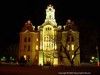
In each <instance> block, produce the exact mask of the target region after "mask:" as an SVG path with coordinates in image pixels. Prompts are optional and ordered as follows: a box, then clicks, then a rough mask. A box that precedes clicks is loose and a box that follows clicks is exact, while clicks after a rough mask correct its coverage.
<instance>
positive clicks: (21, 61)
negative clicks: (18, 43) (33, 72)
mask: <svg viewBox="0 0 100 75" xmlns="http://www.w3.org/2000/svg"><path fill="white" fill-rule="evenodd" d="M18 63H19V65H25V64H26V63H27V61H26V60H25V58H24V57H23V56H21V57H20V59H19V62H18Z"/></svg>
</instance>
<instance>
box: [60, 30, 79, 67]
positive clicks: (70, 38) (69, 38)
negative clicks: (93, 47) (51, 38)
mask: <svg viewBox="0 0 100 75" xmlns="http://www.w3.org/2000/svg"><path fill="white" fill-rule="evenodd" d="M74 41H75V40H74V38H73V35H72V33H71V31H70V30H69V31H68V33H67V36H66V39H65V41H64V42H65V43H64V44H63V42H61V52H63V53H64V54H65V55H66V56H62V58H67V59H68V60H69V62H70V64H71V66H72V67H73V66H74V59H75V57H76V56H77V55H78V54H80V52H78V50H79V48H80V46H78V47H77V48H76V49H74V50H73V51H72V50H71V48H69V50H68V48H67V46H68V45H71V44H72V43H73V42H74ZM70 52H72V54H73V58H72V57H71V56H70V54H71V53H70Z"/></svg>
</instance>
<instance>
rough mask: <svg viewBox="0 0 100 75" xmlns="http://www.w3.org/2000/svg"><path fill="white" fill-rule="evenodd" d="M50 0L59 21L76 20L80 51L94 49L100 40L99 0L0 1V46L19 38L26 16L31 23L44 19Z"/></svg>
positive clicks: (1, 47)
mask: <svg viewBox="0 0 100 75" xmlns="http://www.w3.org/2000/svg"><path fill="white" fill-rule="evenodd" d="M49 4H52V5H53V6H54V8H55V17H56V22H57V24H58V25H65V24H66V21H67V19H71V20H73V21H74V22H75V25H76V26H77V28H78V30H79V32H80V45H81V51H83V52H85V53H89V51H91V52H92V53H94V52H95V45H96V39H97V40H98V43H99V41H100V40H99V39H100V37H99V35H100V32H99V29H100V28H99V25H100V12H99V11H100V10H99V2H96V1H95V2H93V1H91V2H89V1H88V2H87V1H80V2H79V1H76V0H75V1H74V0H27V1H26V0H3V1H2V2H0V26H1V27H0V50H6V48H7V47H8V46H9V45H10V44H16V43H18V42H19V32H20V31H21V29H22V27H23V26H24V24H25V22H26V21H27V20H31V21H32V23H33V25H34V26H38V25H41V24H43V23H44V21H45V9H46V8H47V6H48V5H49Z"/></svg>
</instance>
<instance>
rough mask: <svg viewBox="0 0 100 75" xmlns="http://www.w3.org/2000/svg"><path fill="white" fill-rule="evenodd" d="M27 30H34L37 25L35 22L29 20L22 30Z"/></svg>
mask: <svg viewBox="0 0 100 75" xmlns="http://www.w3.org/2000/svg"><path fill="white" fill-rule="evenodd" d="M26 30H28V31H30V32H33V31H34V30H35V26H33V24H32V23H31V21H30V20H28V21H27V22H26V23H25V25H24V27H23V28H22V30H21V32H25V31H26Z"/></svg>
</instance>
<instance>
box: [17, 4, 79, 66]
mask: <svg viewBox="0 0 100 75" xmlns="http://www.w3.org/2000/svg"><path fill="white" fill-rule="evenodd" d="M19 35H20V42H19V58H20V57H21V56H24V58H25V60H27V63H28V64H35V65H45V64H50V65H59V64H61V63H63V64H65V65H66V64H67V65H70V63H69V61H68V60H67V58H66V59H65V58H62V60H60V57H59V56H60V55H61V52H60V50H61V42H62V43H63V44H65V40H66V37H67V38H68V39H69V42H68V43H67V44H68V45H67V47H66V48H67V50H70V49H71V53H70V54H71V56H72V57H73V51H74V50H75V49H76V48H77V47H78V46H79V32H78V31H77V29H76V28H75V27H74V23H73V22H71V20H68V21H67V24H66V25H65V26H64V29H63V28H62V26H60V25H57V23H56V19H55V9H54V8H53V6H52V5H49V6H47V9H46V19H45V22H44V23H43V24H42V25H40V26H38V28H37V30H35V26H33V25H32V23H31V21H27V22H26V23H25V25H24V27H23V29H22V31H21V32H20V33H19ZM70 38H73V39H74V40H73V41H70ZM78 52H79V50H78ZM62 56H64V53H62ZM74 61H75V64H76V65H78V64H79V63H80V55H77V56H76V57H75V60H74Z"/></svg>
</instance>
